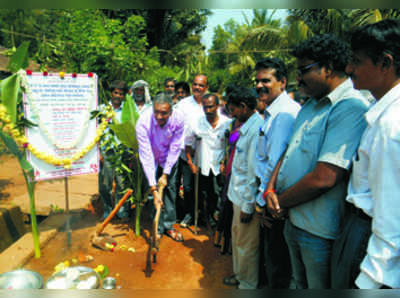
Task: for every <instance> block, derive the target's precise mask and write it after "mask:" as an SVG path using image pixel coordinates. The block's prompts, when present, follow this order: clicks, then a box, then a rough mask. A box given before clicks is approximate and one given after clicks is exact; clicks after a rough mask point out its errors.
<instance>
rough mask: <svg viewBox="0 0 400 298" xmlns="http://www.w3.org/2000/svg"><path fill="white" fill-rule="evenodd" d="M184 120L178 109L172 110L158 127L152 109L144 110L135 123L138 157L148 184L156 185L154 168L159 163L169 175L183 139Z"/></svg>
mask: <svg viewBox="0 0 400 298" xmlns="http://www.w3.org/2000/svg"><path fill="white" fill-rule="evenodd" d="M183 130H184V120H183V115H182V114H181V113H180V112H179V111H173V112H172V114H171V116H170V117H169V119H168V122H167V123H166V124H165V125H164V126H163V127H160V126H159V125H158V124H157V122H156V120H155V118H154V114H153V110H152V109H151V110H148V111H146V112H145V113H144V114H143V115H141V116H140V117H139V120H138V122H137V123H136V136H137V140H138V143H139V158H140V161H141V162H142V165H143V169H144V172H145V174H146V177H147V179H148V181H149V185H150V186H154V185H156V184H157V183H156V169H157V166H158V165H160V166H161V167H162V168H163V172H164V174H167V175H169V174H170V172H171V169H172V167H173V166H174V165H175V163H176V161H177V160H178V157H179V153H180V148H181V144H182V140H183Z"/></svg>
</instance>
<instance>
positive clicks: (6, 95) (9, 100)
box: [0, 74, 21, 123]
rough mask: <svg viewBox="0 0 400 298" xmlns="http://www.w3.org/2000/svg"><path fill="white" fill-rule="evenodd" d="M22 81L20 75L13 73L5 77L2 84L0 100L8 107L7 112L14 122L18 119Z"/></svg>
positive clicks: (0, 86) (0, 85)
mask: <svg viewBox="0 0 400 298" xmlns="http://www.w3.org/2000/svg"><path fill="white" fill-rule="evenodd" d="M20 81H21V80H20V77H19V75H18V74H13V75H11V76H9V77H8V78H6V79H4V80H3V81H2V82H1V84H0V90H1V100H0V102H2V103H3V105H4V107H5V108H6V109H7V113H8V115H9V116H10V120H11V122H12V123H15V122H16V120H17V101H18V89H19V85H20Z"/></svg>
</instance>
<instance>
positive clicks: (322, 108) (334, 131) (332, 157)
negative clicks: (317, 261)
mask: <svg viewBox="0 0 400 298" xmlns="http://www.w3.org/2000/svg"><path fill="white" fill-rule="evenodd" d="M368 106H369V103H368V101H367V100H366V99H365V98H364V97H363V96H362V95H361V93H360V92H359V91H357V90H355V89H354V88H353V85H352V82H351V80H346V81H345V82H343V83H342V84H340V85H339V86H338V87H336V88H335V89H334V90H333V91H332V92H331V93H330V94H328V96H327V97H325V98H321V99H320V100H316V99H309V100H308V101H307V102H306V103H305V104H304V105H303V107H302V109H301V110H300V112H299V114H298V115H297V118H296V122H295V125H294V130H293V134H292V137H291V140H290V142H289V147H288V150H287V151H286V154H285V156H284V159H283V162H282V166H281V168H280V170H279V173H278V177H277V185H276V188H277V189H276V190H277V192H278V193H282V192H284V191H285V190H286V189H288V188H289V187H291V186H293V185H294V184H296V183H297V182H298V181H299V180H301V179H302V178H303V177H304V176H305V175H306V174H308V173H310V172H312V171H313V170H314V168H315V167H316V165H317V162H326V163H329V164H332V165H335V166H337V167H340V168H343V169H346V170H349V169H350V167H351V164H352V158H353V156H354V155H355V153H356V149H357V147H358V145H359V141H360V138H361V135H362V133H363V131H364V129H365V127H366V121H365V118H364V114H365V112H366V111H367V110H368ZM346 187H347V181H344V180H343V181H341V182H339V183H338V184H337V185H336V186H335V187H333V188H332V189H330V190H329V191H327V192H325V193H324V194H322V195H321V196H319V197H318V198H316V199H314V200H311V201H308V202H306V203H303V204H300V205H297V206H295V207H292V208H290V209H289V218H290V221H291V222H292V224H294V225H295V226H296V227H298V228H301V229H303V230H305V231H307V232H309V233H311V234H314V235H316V236H319V237H322V238H325V239H335V238H336V237H337V236H338V233H339V229H340V227H341V224H342V220H343V216H344V209H345V196H346Z"/></svg>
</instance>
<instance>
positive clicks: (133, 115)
mask: <svg viewBox="0 0 400 298" xmlns="http://www.w3.org/2000/svg"><path fill="white" fill-rule="evenodd" d="M138 119H139V112H138V111H137V107H136V104H135V102H134V101H133V98H132V97H131V96H130V95H129V94H127V95H126V97H125V102H124V105H123V107H122V114H121V123H124V122H126V121H131V122H132V123H133V124H134V125H135V124H136V122H137V120H138Z"/></svg>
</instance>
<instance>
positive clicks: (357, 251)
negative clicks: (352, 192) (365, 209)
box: [331, 204, 371, 289]
mask: <svg viewBox="0 0 400 298" xmlns="http://www.w3.org/2000/svg"><path fill="white" fill-rule="evenodd" d="M348 206H350V207H348V209H352V208H353V209H354V207H352V205H350V204H348ZM361 212H362V211H361ZM370 236H371V218H368V217H367V216H366V215H364V216H363V217H360V216H359V215H357V214H354V213H350V214H349V215H348V216H347V217H346V223H345V225H344V228H343V230H342V232H341V234H340V235H339V237H338V238H337V239H336V240H335V242H334V245H333V249H332V269H331V277H332V280H331V283H332V289H357V286H356V285H355V281H356V279H357V277H358V275H359V274H360V264H361V262H362V260H363V259H364V258H365V255H366V253H367V247H368V241H369V238H370Z"/></svg>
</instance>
